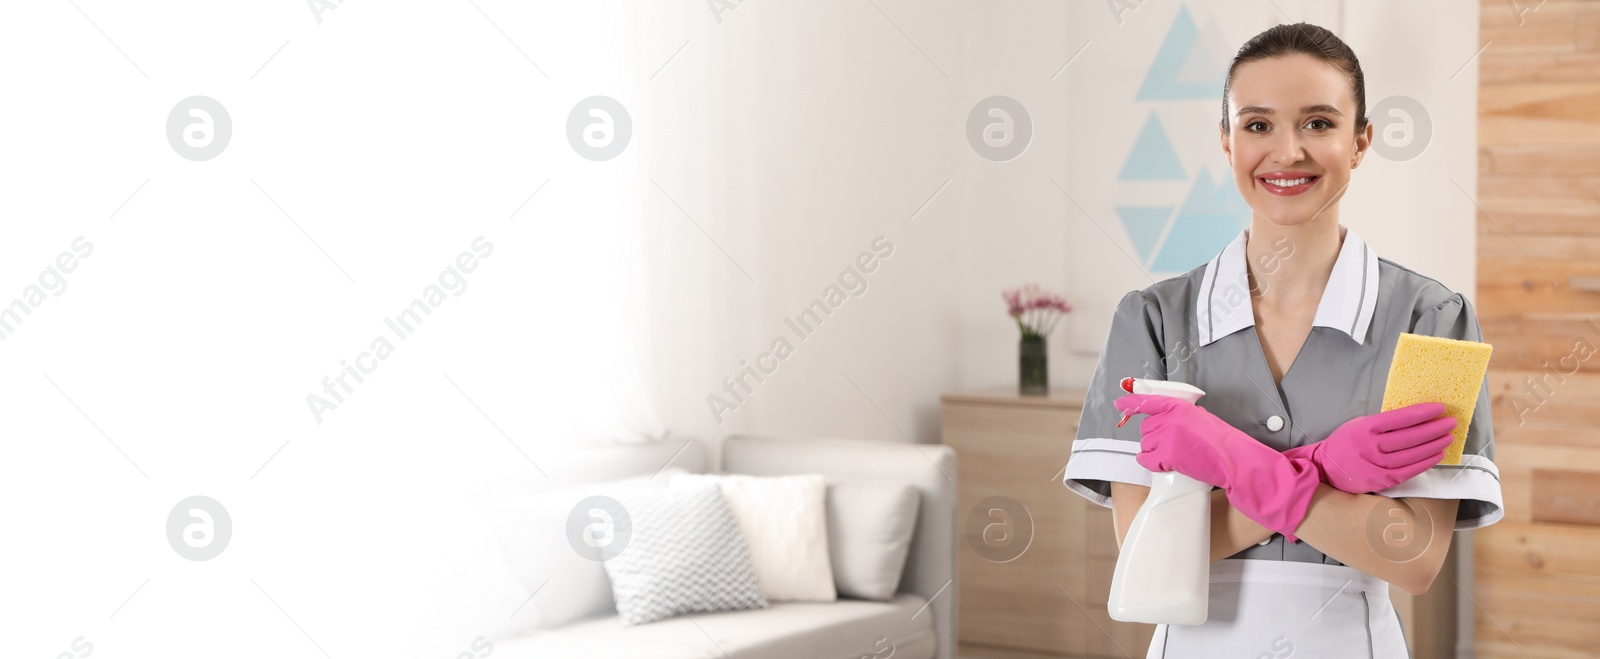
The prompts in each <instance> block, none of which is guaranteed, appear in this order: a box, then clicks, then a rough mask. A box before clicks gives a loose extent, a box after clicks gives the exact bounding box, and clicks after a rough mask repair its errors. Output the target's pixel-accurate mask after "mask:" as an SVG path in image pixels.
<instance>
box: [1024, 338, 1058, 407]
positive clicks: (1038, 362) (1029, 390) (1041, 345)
mask: <svg viewBox="0 0 1600 659" xmlns="http://www.w3.org/2000/svg"><path fill="white" fill-rule="evenodd" d="M1047 353H1048V351H1047V350H1046V349H1045V342H1044V337H1042V336H1028V337H1023V339H1022V342H1021V343H1019V344H1018V345H1017V354H1018V378H1017V380H1018V382H1019V383H1020V384H1019V386H1018V392H1019V393H1021V394H1022V395H1024V396H1048V395H1050V369H1049V360H1048V358H1047V357H1048V355H1047Z"/></svg>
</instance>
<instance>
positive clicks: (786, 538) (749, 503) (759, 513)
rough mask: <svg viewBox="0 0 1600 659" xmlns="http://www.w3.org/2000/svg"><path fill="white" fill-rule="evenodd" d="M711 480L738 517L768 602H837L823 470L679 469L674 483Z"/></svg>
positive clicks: (752, 562) (762, 594)
mask: <svg viewBox="0 0 1600 659" xmlns="http://www.w3.org/2000/svg"><path fill="white" fill-rule="evenodd" d="M669 482H670V483H671V484H672V485H674V486H676V485H678V484H679V483H684V482H712V483H716V484H717V485H719V486H721V489H722V495H723V497H725V498H726V499H727V500H728V507H729V508H732V509H733V516H734V517H735V518H737V519H738V520H739V530H740V532H741V533H742V534H743V535H744V540H745V544H746V545H747V546H748V547H749V549H750V563H751V564H752V565H754V566H755V570H756V579H757V581H759V582H760V583H761V596H762V597H763V598H764V599H766V600H767V601H768V602H783V601H805V602H832V601H835V600H837V599H838V598H839V595H838V592H837V591H835V590H834V586H833V564H832V561H831V559H830V558H829V555H828V515H827V503H826V500H827V492H828V486H827V481H825V480H823V478H822V475H821V474H802V475H795V476H748V475H744V474H686V473H677V474H673V475H672V476H671V479H670V481H669Z"/></svg>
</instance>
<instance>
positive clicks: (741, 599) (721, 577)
mask: <svg viewBox="0 0 1600 659" xmlns="http://www.w3.org/2000/svg"><path fill="white" fill-rule="evenodd" d="M621 503H622V504H623V507H624V509H625V512H626V515H627V517H628V518H629V522H630V523H631V529H629V530H628V531H624V530H623V524H622V523H621V522H618V523H617V525H616V526H617V527H618V530H617V532H616V538H615V540H616V542H617V543H622V542H625V543H626V544H622V545H621V550H620V552H616V553H615V555H613V556H610V558H609V560H606V561H605V569H606V574H607V575H608V576H610V577H611V592H612V594H613V595H615V596H616V600H617V613H618V614H619V615H620V616H621V620H622V622H623V623H624V624H627V625H642V624H645V623H650V622H655V621H658V620H664V619H667V618H671V617H674V616H677V615H680V614H685V613H699V612H707V613H711V612H718V611H738V610H743V609H759V608H763V607H765V606H766V605H767V602H766V600H763V599H761V589H760V586H759V585H758V584H757V583H756V573H755V570H754V569H753V568H751V566H750V554H749V552H748V551H747V550H746V548H745V542H744V537H743V536H742V535H741V534H740V533H739V522H738V521H737V520H735V519H734V517H733V511H732V510H729V509H728V503H727V500H725V499H724V498H723V496H722V490H721V489H720V488H718V487H717V485H716V483H673V484H672V485H670V486H669V487H667V488H666V489H665V490H658V491H653V492H648V493H646V492H644V491H642V490H640V491H635V492H633V493H632V494H631V495H629V496H628V497H627V498H625V499H623V500H622V502H621Z"/></svg>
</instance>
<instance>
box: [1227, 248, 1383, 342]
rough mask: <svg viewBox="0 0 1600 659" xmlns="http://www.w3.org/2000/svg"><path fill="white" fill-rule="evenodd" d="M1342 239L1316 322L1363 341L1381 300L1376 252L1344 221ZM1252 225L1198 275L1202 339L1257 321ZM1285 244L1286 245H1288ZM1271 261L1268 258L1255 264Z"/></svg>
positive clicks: (1282, 252) (1284, 252)
mask: <svg viewBox="0 0 1600 659" xmlns="http://www.w3.org/2000/svg"><path fill="white" fill-rule="evenodd" d="M1339 228H1340V230H1341V231H1343V232H1344V244H1343V245H1342V246H1341V247H1340V248H1339V257H1338V259H1336V260H1335V261H1334V263H1333V272H1332V273H1331V274H1329V276H1328V285H1327V287H1326V288H1324V289H1323V291H1322V299H1321V300H1320V301H1318V303H1317V317H1316V320H1314V321H1313V322H1312V323H1311V324H1312V326H1315V327H1331V328H1333V329H1336V330H1339V331H1340V332H1344V333H1345V334H1347V335H1349V337H1350V338H1351V339H1354V340H1355V342H1356V343H1363V344H1364V343H1365V342H1366V336H1367V327H1368V326H1369V325H1371V324H1372V314H1373V312H1374V311H1375V310H1376V309H1377V306H1378V255H1377V254H1376V253H1374V252H1373V251H1372V249H1371V248H1370V247H1368V246H1367V243H1366V242H1365V241H1363V240H1361V237H1360V236H1357V235H1356V232H1355V231H1352V230H1350V229H1349V228H1347V227H1345V226H1343V225H1340V227H1339ZM1249 237H1250V230H1249V229H1245V230H1243V231H1240V232H1239V236H1238V237H1236V238H1234V239H1233V242H1232V243H1229V244H1228V246H1227V247H1226V248H1224V249H1223V250H1222V253H1221V254H1218V255H1217V256H1216V258H1213V259H1211V262H1210V263H1207V264H1206V271H1205V275H1204V276H1203V277H1201V279H1200V295H1199V298H1198V299H1197V300H1196V304H1195V323H1196V325H1197V326H1198V327H1199V330H1200V331H1199V338H1200V345H1201V346H1202V347H1203V346H1206V345H1208V344H1210V343H1211V342H1212V341H1215V340H1217V339H1220V338H1222V337H1224V336H1227V335H1229V334H1232V333H1234V332H1237V331H1239V330H1242V329H1244V328H1246V327H1254V326H1255V324H1256V314H1255V309H1254V307H1253V302H1252V301H1251V298H1250V280H1249V277H1248V276H1247V274H1246V271H1245V241H1246V240H1247V239H1248V238H1249ZM1286 247H1287V246H1286ZM1272 253H1273V254H1275V255H1277V256H1276V257H1274V258H1279V259H1283V258H1293V256H1292V255H1293V251H1292V250H1288V249H1278V250H1272ZM1257 265H1258V267H1271V265H1270V263H1267V264H1257Z"/></svg>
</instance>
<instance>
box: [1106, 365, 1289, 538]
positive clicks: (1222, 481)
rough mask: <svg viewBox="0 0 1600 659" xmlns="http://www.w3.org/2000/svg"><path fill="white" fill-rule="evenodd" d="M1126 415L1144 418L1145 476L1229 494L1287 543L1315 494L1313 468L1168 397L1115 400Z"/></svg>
mask: <svg viewBox="0 0 1600 659" xmlns="http://www.w3.org/2000/svg"><path fill="white" fill-rule="evenodd" d="M1115 404H1116V407H1117V409H1119V410H1122V411H1123V412H1124V413H1126V414H1148V415H1150V416H1149V417H1148V418H1146V419H1145V420H1144V422H1143V423H1141V424H1140V427H1139V432H1140V434H1141V435H1142V436H1143V437H1142V439H1141V441H1140V442H1139V443H1140V447H1141V452H1140V453H1139V455H1138V457H1137V458H1135V459H1136V460H1138V462H1139V464H1140V465H1143V466H1144V468H1145V469H1149V470H1150V471H1176V472H1178V473H1181V474H1183V475H1185V476H1188V477H1190V478H1193V479H1195V480H1198V481H1201V482H1205V483H1210V484H1212V485H1215V486H1217V487H1220V488H1222V489H1223V491H1224V492H1226V493H1227V494H1228V503H1230V504H1232V505H1233V507H1234V508H1238V509H1239V512H1242V513H1244V514H1245V516H1246V517H1249V518H1250V519H1253V520H1255V521H1256V523H1258V524H1260V525H1262V526H1265V527H1267V528H1268V529H1271V530H1273V531H1276V532H1278V533H1281V534H1283V537H1285V538H1287V539H1288V540H1289V541H1290V542H1295V541H1297V540H1298V538H1296V537H1295V535H1294V530H1295V529H1297V528H1299V527H1300V522H1301V521H1303V520H1305V517H1306V510H1307V509H1308V508H1309V507H1310V506H1311V495H1312V494H1313V493H1315V492H1316V491H1317V484H1318V483H1319V482H1320V481H1319V480H1318V473H1317V468H1316V466H1315V465H1313V464H1312V463H1311V461H1310V460H1309V459H1306V458H1296V457H1286V456H1284V454H1282V453H1279V452H1278V451H1276V450H1274V449H1273V448H1272V447H1270V446H1267V445H1266V444H1262V443H1261V442H1259V441H1257V440H1256V439H1255V438H1254V437H1251V436H1249V435H1246V434H1245V433H1244V431H1241V430H1239V429H1238V428H1235V427H1233V426H1231V425H1228V422H1226V421H1223V420H1222V419H1219V418H1217V416H1216V415H1215V414H1212V413H1211V412H1209V411H1207V410H1206V409H1205V408H1202V407H1199V406H1197V405H1195V404H1194V403H1190V402H1187V401H1184V400H1180V399H1177V398H1173V397H1171V396H1145V395H1140V394H1128V395H1126V396H1123V397H1121V398H1118V399H1117V400H1116V403H1115Z"/></svg>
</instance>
